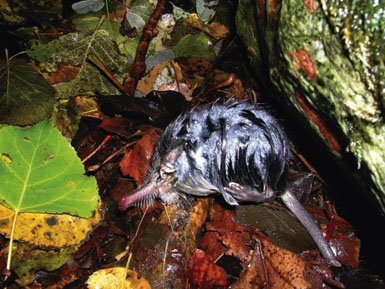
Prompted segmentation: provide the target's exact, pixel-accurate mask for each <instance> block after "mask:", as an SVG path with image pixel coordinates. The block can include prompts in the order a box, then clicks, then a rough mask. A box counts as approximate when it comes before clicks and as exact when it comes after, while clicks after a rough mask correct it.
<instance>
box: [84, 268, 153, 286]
mask: <svg viewBox="0 0 385 289" xmlns="http://www.w3.org/2000/svg"><path fill="white" fill-rule="evenodd" d="M125 270H126V269H125V268H123V267H115V268H108V269H101V270H99V271H96V272H94V273H93V274H92V275H91V276H90V277H89V278H88V280H87V284H88V289H110V288H111V289H119V288H121V289H134V288H135V289H151V287H150V284H149V283H148V282H147V280H146V279H144V278H140V279H138V274H137V273H136V272H134V271H132V270H127V274H125ZM125 277H126V278H125ZM123 281H124V284H123Z"/></svg>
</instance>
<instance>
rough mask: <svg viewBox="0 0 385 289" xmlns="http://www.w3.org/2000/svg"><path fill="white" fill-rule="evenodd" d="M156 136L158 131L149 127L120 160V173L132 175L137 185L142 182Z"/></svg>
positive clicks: (157, 136)
mask: <svg viewBox="0 0 385 289" xmlns="http://www.w3.org/2000/svg"><path fill="white" fill-rule="evenodd" d="M158 138H159V132H157V130H156V129H149V130H148V131H147V133H146V134H145V135H144V136H143V137H142V138H141V139H140V140H139V141H138V142H137V143H136V144H135V147H134V149H132V150H130V151H128V152H127V154H126V155H125V156H124V158H123V159H122V160H121V162H120V169H121V171H122V174H123V175H124V176H127V175H130V176H131V177H133V178H134V179H135V180H136V182H137V184H138V185H140V184H141V183H142V179H143V177H144V176H145V174H146V172H147V170H148V168H149V166H150V162H151V158H152V154H153V152H154V147H155V143H156V141H157V140H158Z"/></svg>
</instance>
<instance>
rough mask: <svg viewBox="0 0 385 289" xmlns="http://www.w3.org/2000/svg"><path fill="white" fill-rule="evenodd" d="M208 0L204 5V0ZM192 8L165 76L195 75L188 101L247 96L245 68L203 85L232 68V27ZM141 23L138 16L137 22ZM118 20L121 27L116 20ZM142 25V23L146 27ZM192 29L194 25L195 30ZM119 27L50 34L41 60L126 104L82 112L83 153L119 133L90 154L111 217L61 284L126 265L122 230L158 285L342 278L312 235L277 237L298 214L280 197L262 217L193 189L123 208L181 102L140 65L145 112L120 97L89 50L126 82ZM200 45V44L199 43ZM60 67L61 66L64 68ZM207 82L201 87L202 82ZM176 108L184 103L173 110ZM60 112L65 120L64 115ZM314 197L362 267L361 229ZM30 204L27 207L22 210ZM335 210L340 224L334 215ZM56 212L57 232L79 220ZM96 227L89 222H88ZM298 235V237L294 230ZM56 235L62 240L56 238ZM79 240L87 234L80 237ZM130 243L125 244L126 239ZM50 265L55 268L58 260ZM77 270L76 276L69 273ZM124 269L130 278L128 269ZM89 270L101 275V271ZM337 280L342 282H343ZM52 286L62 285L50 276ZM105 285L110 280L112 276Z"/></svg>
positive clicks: (78, 89) (349, 257) (299, 283)
mask: <svg viewBox="0 0 385 289" xmlns="http://www.w3.org/2000/svg"><path fill="white" fill-rule="evenodd" d="M197 2H198V1H197ZM201 2H202V1H200V2H199V3H197V5H198V4H199V5H202V3H201ZM200 9H201V8H200ZM210 10H211V8H210ZM210 10H208V13H209V14H208V15H209V16H205V17H213V16H214V14H215V13H213V12H212V11H215V8H214V10H211V11H210ZM179 12H180V11H179ZM131 13H132V12H131ZM185 13H187V14H186V15H185V17H182V18H180V19H181V21H183V22H184V25H187V27H188V29H187V30H184V31H183V33H182V34H181V35H180V36H176V37H175V39H176V40H175V43H173V42H172V41H169V42H168V44H169V45H170V44H171V45H172V47H171V48H172V49H173V52H174V54H175V57H173V60H172V61H170V60H169V59H167V60H165V61H162V62H160V63H155V66H154V68H153V71H156V73H155V74H158V73H159V71H163V70H164V69H165V68H167V69H169V70H170V71H172V72H173V73H171V78H170V79H166V80H165V82H164V83H163V84H162V85H164V87H166V89H167V87H171V85H174V87H176V88H177V89H176V90H177V91H178V90H179V89H180V87H182V85H186V86H187V88H188V89H189V90H191V93H190V92H188V93H186V94H184V95H182V96H181V98H184V99H185V100H187V102H188V101H190V100H191V98H190V96H191V95H194V93H195V95H194V96H195V97H196V96H197V94H198V96H199V93H200V95H201V98H199V97H197V98H196V99H200V100H203V101H207V102H209V101H210V100H213V99H215V98H217V97H224V95H226V96H225V97H231V96H234V95H237V96H238V97H239V98H240V99H242V98H244V97H245V89H244V88H243V83H242V80H241V79H239V78H236V79H235V80H233V82H231V83H230V84H232V86H230V87H226V86H223V87H221V86H219V87H220V88H219V90H221V91H214V92H213V93H212V94H210V96H207V97H206V96H204V95H203V93H204V91H205V90H209V89H210V87H214V86H215V85H210V84H212V83H216V84H218V83H222V82H225V81H226V79H228V78H229V73H226V72H223V71H221V70H219V69H213V62H212V60H214V58H215V57H216V54H215V52H214V51H213V50H212V45H211V42H212V41H216V40H217V39H220V38H223V37H225V36H226V34H227V30H226V29H227V28H226V26H224V25H222V24H219V23H217V22H211V23H210V24H207V23H206V22H205V21H204V20H203V19H199V18H197V16H196V14H191V13H188V12H185ZM98 19H99V18H98ZM94 22H95V21H94ZM79 25H80V24H79ZM135 25H136V24H135V23H133V25H132V26H135ZM177 25H178V24H177ZM83 27H85V26H83ZM106 27H107V26H106ZM109 27H110V28H112V29H117V28H116V27H117V26H116V25H110V26H109ZM135 28H137V29H139V27H135ZM83 29H87V28H83ZM105 31H107V33H106V32H105ZM191 31H193V33H189V32H191ZM115 32H116V31H115ZM115 32H114V33H111V31H110V33H108V29H106V30H103V29H101V30H100V31H97V32H96V33H94V34H93V35H90V34H89V33H86V32H85V31H83V32H82V33H79V32H76V33H73V34H67V35H65V36H62V37H60V38H59V39H58V40H54V41H52V42H51V43H50V44H51V45H53V46H54V47H56V48H55V50H56V53H54V54H53V55H52V56H51V59H50V61H48V63H46V64H43V63H42V64H40V69H41V71H42V72H44V73H45V77H46V78H48V79H51V83H55V85H54V88H55V90H56V96H57V98H59V99H65V98H73V97H79V96H83V95H87V96H89V97H92V96H97V97H98V98H99V100H98V103H99V105H100V103H101V102H100V99H102V98H103V96H105V97H106V99H108V98H110V97H111V96H116V97H114V101H116V104H117V106H121V108H120V109H122V111H123V116H122V114H121V112H122V111H118V110H116V109H115V108H114V109H112V115H113V116H111V111H110V112H109V113H108V114H110V116H108V115H106V114H104V113H105V108H106V106H108V104H107V105H106V103H104V104H103V106H102V105H101V106H100V107H102V109H100V107H95V109H96V111H97V113H96V114H94V115H93V117H83V118H82V120H81V122H80V127H79V129H75V130H73V131H74V132H76V134H75V135H73V134H72V135H71V137H73V141H72V143H73V144H74V146H75V147H76V149H77V153H78V154H79V155H80V156H81V157H82V158H85V157H86V156H87V155H89V154H90V153H91V152H92V151H93V150H94V149H95V148H96V147H97V146H98V144H100V143H101V142H102V141H103V139H104V138H105V136H106V134H107V135H110V136H111V140H110V141H108V142H107V143H105V144H104V145H103V146H102V147H101V148H100V150H98V151H97V152H96V153H95V154H94V155H93V156H92V157H91V158H90V159H89V160H87V161H86V162H85V167H86V170H89V169H90V168H91V167H92V166H93V165H94V164H96V163H99V164H102V165H100V166H99V167H98V169H97V170H96V171H94V172H93V174H95V176H96V178H97V180H98V184H99V189H100V192H101V197H102V199H103V203H105V204H104V206H107V207H108V210H107V212H108V213H107V216H106V218H105V220H104V221H103V223H102V225H101V226H100V227H99V228H97V229H96V230H94V231H93V233H92V234H91V235H90V236H89V238H88V239H87V241H86V242H84V243H83V244H82V245H81V247H80V248H79V250H78V251H77V254H75V255H73V253H72V252H71V253H70V254H69V255H72V256H75V257H74V259H73V262H71V263H67V264H66V265H64V266H62V267H61V268H60V269H59V270H57V271H56V272H57V273H58V274H59V275H58V276H59V277H58V279H59V281H57V282H56V286H59V287H57V288H63V286H64V284H74V283H71V282H76V280H77V279H80V278H83V277H84V276H88V275H90V274H91V273H92V272H93V271H95V272H96V271H97V270H98V269H100V268H101V266H105V265H108V266H109V267H114V266H116V265H118V266H122V265H123V266H125V265H126V264H125V261H126V258H123V259H118V258H115V257H116V256H118V255H119V254H121V253H122V252H119V254H117V253H116V252H114V250H112V251H110V249H111V248H108V246H106V244H108V243H114V244H115V242H118V241H117V240H120V241H119V242H121V244H127V245H128V250H129V251H130V252H132V253H133V257H132V261H131V262H130V264H129V267H130V268H132V269H133V271H132V273H131V271H129V273H128V275H131V274H133V275H132V276H134V278H135V276H136V274H137V273H139V275H140V276H143V277H144V278H145V279H147V280H148V282H149V284H151V286H152V287H153V288H160V287H165V286H166V284H190V285H191V286H197V287H196V288H214V286H229V285H230V284H232V288H252V287H253V288H255V287H256V286H259V287H263V286H266V284H268V286H269V288H310V287H312V288H321V287H320V286H324V285H322V283H323V282H326V284H329V283H332V284H333V273H332V272H331V270H330V269H329V268H328V267H325V265H323V264H322V262H320V260H319V253H318V252H317V250H312V248H311V247H312V246H311V245H309V244H307V245H306V246H305V247H306V251H305V252H303V250H302V249H301V250H299V252H297V253H300V252H302V253H300V254H295V253H293V252H291V251H289V250H288V248H290V249H291V250H294V249H297V250H298V247H297V248H296V247H295V244H294V245H293V244H291V245H290V246H289V247H287V248H286V249H283V248H282V247H281V246H278V245H277V243H279V244H281V245H282V242H281V241H280V240H279V239H283V238H286V237H285V236H286V235H285V234H284V233H282V235H280V236H279V237H278V239H276V240H274V238H273V237H272V236H274V235H275V234H276V233H277V231H279V230H282V227H289V231H291V230H293V226H294V225H293V223H291V222H289V221H287V222H286V221H284V222H282V219H285V220H286V218H287V217H288V215H287V213H286V212H285V211H284V210H283V209H282V207H280V205H279V204H277V203H273V204H269V205H261V206H257V208H258V210H262V211H263V212H257V213H253V215H252V216H262V217H261V220H260V221H258V219H257V218H256V220H255V223H254V224H250V223H247V224H240V223H238V222H236V221H235V217H237V218H241V217H240V215H242V214H243V215H245V216H247V215H248V214H251V211H252V210H253V209H252V208H248V207H242V209H243V210H244V212H243V213H242V214H241V213H240V212H239V211H235V210H234V209H233V208H228V207H226V206H225V205H223V203H222V202H221V201H220V200H216V199H215V200H214V201H213V200H209V199H208V198H200V199H198V200H195V199H193V198H191V197H189V196H184V197H183V198H182V200H181V204H180V205H178V206H162V205H160V204H159V203H155V204H154V205H153V206H152V207H149V208H142V209H141V208H133V209H131V210H129V211H127V212H126V213H125V214H124V215H123V216H122V215H121V214H118V213H117V212H116V205H115V203H116V202H117V201H118V200H119V199H120V198H121V196H122V195H124V194H126V193H127V192H128V191H132V190H134V188H135V185H140V180H141V179H142V178H143V176H144V174H145V171H146V168H148V166H149V163H150V156H151V155H152V152H153V147H154V144H155V140H156V137H157V136H158V135H159V132H160V130H161V129H162V128H164V125H157V123H156V122H155V121H154V117H153V116H154V115H164V114H168V113H169V110H170V109H171V108H172V104H171V103H172V101H171V102H169V103H168V104H167V105H166V106H163V108H162V109H160V108H159V107H160V105H161V104H162V105H163V104H164V102H163V101H164V99H163V96H162V97H160V96H155V97H154V96H151V95H150V94H151V92H152V91H153V89H154V83H155V81H154V80H151V81H147V82H146V77H149V76H147V75H140V77H139V78H138V81H139V83H140V85H142V86H143V88H141V90H142V93H143V92H144V93H143V94H144V95H145V96H144V97H143V101H142V102H137V103H136V104H135V105H136V107H141V108H140V109H141V112H140V113H139V114H137V113H134V111H133V110H127V109H126V108H127V103H126V102H125V101H123V100H121V99H122V97H127V96H126V95H124V94H125V93H126V92H125V91H121V90H119V88H118V87H116V85H114V84H113V83H112V82H111V81H110V79H109V78H108V77H106V75H105V74H104V73H101V71H100V70H99V69H98V68H97V67H95V66H94V65H92V64H91V63H90V62H89V61H88V56H89V55H91V54H93V55H96V56H97V57H98V58H99V59H101V61H102V63H103V64H104V65H105V66H106V67H107V69H108V70H109V71H110V72H111V73H112V74H113V76H114V77H116V78H117V80H118V81H119V82H120V83H123V79H124V77H125V76H126V75H127V74H128V71H129V68H130V67H132V66H131V64H129V62H128V61H127V60H126V59H125V58H124V57H122V55H121V54H120V53H121V51H122V50H120V51H119V49H118V48H117V46H116V45H115V44H116V43H117V42H116V39H115V40H112V39H111V37H113V36H114V35H117V34H115ZM165 37H167V36H165ZM114 41H115V44H114ZM138 42H139V41H138ZM198 43H199V44H198ZM159 47H161V46H158V49H162V48H159ZM192 47H193V49H191V48H192ZM139 49H140V48H139ZM68 68H69V69H68ZM176 68H177V70H176ZM63 69H67V71H73V73H72V72H71V73H70V75H71V76H70V77H69V78H66V77H68V74H67V72H65V70H63ZM58 73H59V75H60V74H61V75H62V76H61V77H57V75H58ZM147 73H148V71H147ZM55 74H56V76H55ZM149 75H151V72H150V73H149ZM53 79H55V80H53ZM199 90H201V91H200V92H199ZM121 94H123V96H121ZM202 95H203V96H202ZM209 97H211V99H210V98H209ZM110 99H112V98H110ZM196 99H195V100H196ZM120 104H121V105H120ZM130 105H131V104H130ZM75 106H76V104H75ZM77 106H78V105H77ZM182 107H183V106H181V107H180V108H178V109H179V111H182ZM78 108H79V106H78ZM80 111H82V109H80ZM83 112H84V109H83ZM75 113H79V110H77V111H76V110H75ZM115 114H117V115H115ZM174 114H175V112H173V115H174ZM58 121H59V122H60V119H59V120H58ZM114 153H117V154H114ZM109 156H112V158H111V159H109V161H108V162H104V161H105V160H106V159H107V158H108V157H109ZM2 161H3V162H13V161H14V158H13V157H12V154H8V153H3V154H2ZM318 193H320V192H318ZM321 193H322V192H321ZM111 200H113V201H111ZM310 207H311V208H312V209H311V211H312V213H313V215H314V216H315V218H316V219H317V220H318V221H320V224H321V227H323V229H324V230H325V231H326V232H328V234H329V236H328V238H330V240H331V243H332V246H333V248H338V250H339V251H341V252H344V253H342V254H341V255H339V257H340V256H342V258H343V259H342V260H340V261H341V262H343V263H344V264H347V265H349V266H352V267H353V268H354V267H356V266H357V265H358V257H359V240H358V239H357V238H356V237H355V236H354V233H353V228H352V227H351V226H350V225H349V224H348V223H347V222H346V221H345V220H343V219H342V218H340V217H338V216H337V215H335V213H333V212H332V210H330V211H329V215H328V216H326V215H325V214H324V210H323V209H322V208H320V207H319V206H308V208H310ZM283 212H285V213H283ZM7 214H11V213H7ZM22 214H27V213H22ZM22 214H20V216H19V220H20V218H21V216H22ZM266 214H267V215H266ZM281 214H282V215H281ZM285 214H286V215H285ZM331 215H332V216H333V221H332V222H333V225H330V222H331V221H330V219H331V218H330V216H331ZM60 216H61V215H60ZM272 216H274V218H276V219H278V220H281V222H280V223H281V224H278V225H277V224H274V225H269V224H266V223H264V222H263V218H269V220H270V219H272ZM51 217H52V218H51V219H49V220H47V218H45V219H44V217H43V220H44V221H45V223H46V226H47V228H51V227H53V228H51V229H53V231H50V232H51V234H52V233H53V234H56V231H57V230H64V231H72V230H73V229H68V227H67V229H56V226H57V224H58V223H61V222H62V221H60V217H59V215H58V216H55V215H53V216H51ZM25 218H26V220H28V219H32V218H34V216H33V215H28V216H27V215H25ZM98 218H99V217H98ZM21 220H23V219H21ZM98 220H99V219H98ZM67 221H68V220H67ZM238 221H239V220H238ZM22 222H24V221H22ZM63 222H64V221H63ZM96 223H97V221H96V220H95V223H92V222H91V224H92V225H88V224H87V226H94V225H95V224H96ZM50 224H51V225H50ZM52 224H53V226H52ZM282 224H283V225H282ZM19 226H20V228H19V229H18V230H20V231H22V230H23V229H22V228H23V227H22V226H21V225H18V227H19ZM274 226H275V227H274ZM331 227H333V228H331ZM61 228H62V227H61ZM64 228H66V227H64ZM277 228H278V229H277ZM47 230H48V229H40V227H39V232H40V233H42V234H43V236H44V234H45V235H50V234H47V232H48V231H47ZM87 230H88V229H84V232H87ZM82 231H83V230H82ZM265 233H266V234H265ZM32 236H33V235H32ZM268 236H270V237H271V238H269V237H268ZM33 238H34V237H32V239H33ZM82 238H83V237H80V238H79V239H82ZM292 238H293V239H295V235H293V236H292ZM38 239H39V238H37V240H38ZM54 240H55V241H57V238H54ZM79 242H80V241H79ZM293 242H294V241H293ZM76 243H78V241H75V242H74V243H73V244H76ZM41 245H42V246H51V245H50V243H48V242H47V243H44V241H43V243H42V244H39V246H41ZM55 246H57V247H60V246H63V247H65V246H66V245H64V243H58V244H56V245H55ZM284 246H285V245H284ZM305 247H304V248H305ZM198 248H199V249H198ZM309 249H310V250H309ZM123 252H124V254H126V249H124V250H123ZM107 256H108V257H107ZM229 258H233V259H232V260H233V261H234V260H235V263H236V264H238V266H233V267H232V268H230V267H231V266H230V264H229V263H222V262H221V260H229ZM64 259H67V258H64ZM21 264H22V263H21ZM59 264H60V262H59ZM218 264H220V265H218ZM234 268H235V269H234ZM314 268H316V269H314ZM45 269H46V270H54V268H49V267H47V268H45ZM115 269H116V271H115ZM203 269H204V270H203ZM117 271H119V272H120V273H117ZM121 271H122V268H121V267H120V268H112V269H111V271H109V272H108V271H107V270H105V271H103V270H100V271H98V273H96V274H95V276H97V275H99V276H102V277H101V280H102V281H103V282H104V281H106V280H109V279H108V278H111V277H113V276H114V275H115V276H116V279H115V280H119V277H117V276H118V275H119V274H121ZM69 272H70V273H71V274H70V275H71V277H69ZM114 272H115V273H114ZM123 272H124V274H127V273H126V271H124V270H123ZM52 274H55V273H48V274H47V275H46V276H45V277H44V276H43V275H39V276H40V277H39V279H38V280H39V283H40V284H48V283H47V282H49V281H48V280H49V276H52ZM104 274H106V275H104ZM31 276H33V275H30V276H29V277H28V278H29V279H28V280H31V279H33V277H31ZM37 277H38V276H37V275H36V278H37ZM95 278H96V277H95ZM121 278H122V279H121V280H123V279H124V278H123V277H121ZM89 280H91V281H89V282H92V278H90V279H89ZM102 281H96V282H97V283H98V282H102ZM107 282H108V281H107ZM110 282H115V281H110ZM135 282H136V281H135ZM328 282H329V283H328ZM333 285H338V286H341V284H339V283H338V282H335V283H334V284H333ZM60 286H62V287H60ZM51 288H54V287H53V286H51ZM106 288H111V287H108V285H107V287H106ZM124 288H126V287H124ZM127 288H129V287H127ZM192 288H194V287H192Z"/></svg>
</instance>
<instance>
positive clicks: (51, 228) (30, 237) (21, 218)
mask: <svg viewBox="0 0 385 289" xmlns="http://www.w3.org/2000/svg"><path fill="white" fill-rule="evenodd" d="M14 215H15V212H14V211H13V210H11V209H8V208H7V207H5V206H1V205H0V216H1V217H0V233H1V234H3V235H5V236H6V237H8V238H9V237H10V235H11V230H12V222H13V217H14ZM100 220H101V215H100V212H99V209H97V210H96V211H95V214H94V215H93V217H92V218H80V217H76V216H72V215H67V214H41V213H19V214H18V216H17V221H16V224H15V232H14V238H15V240H16V241H22V242H26V243H28V244H31V245H34V246H38V247H40V248H43V247H50V248H56V249H60V248H63V247H69V246H76V245H79V244H80V243H81V241H83V240H84V239H85V238H86V237H87V234H88V233H89V232H90V231H91V230H92V229H93V228H94V227H95V226H96V225H97V224H98V223H99V222H100Z"/></svg>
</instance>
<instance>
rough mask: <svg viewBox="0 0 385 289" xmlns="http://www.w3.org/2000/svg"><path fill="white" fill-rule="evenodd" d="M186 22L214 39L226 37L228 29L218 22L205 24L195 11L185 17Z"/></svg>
mask: <svg viewBox="0 0 385 289" xmlns="http://www.w3.org/2000/svg"><path fill="white" fill-rule="evenodd" d="M185 21H187V23H189V24H190V25H191V26H193V27H195V28H197V29H199V30H201V31H203V32H205V33H207V34H208V35H210V36H211V37H213V38H215V39H221V38H224V37H226V35H227V33H229V29H228V28H227V27H226V26H225V25H223V24H220V23H218V22H212V23H210V24H205V23H203V22H202V20H201V19H200V18H199V17H198V15H196V14H195V13H191V14H189V15H188V17H187V18H186V20H185Z"/></svg>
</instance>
